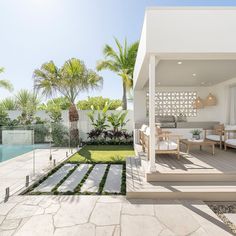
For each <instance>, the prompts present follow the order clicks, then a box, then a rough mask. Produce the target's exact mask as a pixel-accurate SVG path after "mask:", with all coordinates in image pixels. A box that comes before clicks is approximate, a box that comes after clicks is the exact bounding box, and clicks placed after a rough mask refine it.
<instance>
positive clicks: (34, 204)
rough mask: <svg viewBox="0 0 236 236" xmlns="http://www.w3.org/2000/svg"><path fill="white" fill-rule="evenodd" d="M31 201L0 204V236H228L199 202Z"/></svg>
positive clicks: (119, 198) (80, 198)
mask: <svg viewBox="0 0 236 236" xmlns="http://www.w3.org/2000/svg"><path fill="white" fill-rule="evenodd" d="M31 197H32V199H31ZM37 197H38V199H37V200H36V199H35V196H15V197H14V198H10V199H9V202H7V203H5V204H4V203H2V204H0V207H1V209H3V210H4V206H6V208H8V209H7V210H5V212H4V213H6V215H4V216H3V217H4V218H1V219H2V222H0V235H1V236H6V235H7V236H9V235H10V236H28V235H29V236H31V235H32V236H44V235H45V236H46V235H47V236H55V235H56V236H67V235H68V236H77V235H79V236H83V235H84V236H85V235H86V236H90V235H91V236H93V235H94V236H95V235H97V236H99V235H102V236H103V235H104V236H106V235H107V236H109V235H110V236H139V235H142V236H152V235H159V236H172V235H173V236H174V235H175V236H176V235H183V236H187V235H189V236H198V235H213V236H216V235H217V236H218V235H220V236H224V235H225V236H226V235H228V236H229V235H231V234H230V232H229V230H228V228H227V227H226V226H225V225H224V224H223V222H222V221H221V220H220V219H219V218H218V217H217V216H216V215H215V214H214V213H213V212H212V211H211V210H210V208H209V207H208V206H207V205H205V204H204V203H203V202H200V201H173V200H172V201H157V200H148V199H137V200H127V199H126V198H125V197H124V196H88V195H87V196H85V195H81V196H79V195H77V196H67V195H64V196H42V195H41V196H37ZM30 199H31V200H30ZM8 204H15V205H11V207H9V205H8ZM42 206H43V207H42Z"/></svg>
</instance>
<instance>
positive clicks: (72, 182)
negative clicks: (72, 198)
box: [58, 164, 92, 192]
mask: <svg viewBox="0 0 236 236" xmlns="http://www.w3.org/2000/svg"><path fill="white" fill-rule="evenodd" d="M91 166H92V165H90V164H81V165H79V167H78V168H77V169H76V170H75V171H74V172H73V173H72V174H71V175H70V176H69V177H68V178H67V179H66V181H65V182H64V183H63V184H62V185H61V186H60V187H59V188H58V191H59V192H67V191H71V192H73V191H74V189H75V188H76V186H77V185H78V184H79V183H80V182H81V180H82V179H83V177H84V176H85V174H86V173H87V171H88V170H89V168H90V167H91Z"/></svg>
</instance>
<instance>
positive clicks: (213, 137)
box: [206, 134, 224, 142]
mask: <svg viewBox="0 0 236 236" xmlns="http://www.w3.org/2000/svg"><path fill="white" fill-rule="evenodd" d="M206 138H207V139H209V140H212V141H217V142H219V141H220V135H217V134H209V135H207V136H206ZM222 141H224V136H222Z"/></svg>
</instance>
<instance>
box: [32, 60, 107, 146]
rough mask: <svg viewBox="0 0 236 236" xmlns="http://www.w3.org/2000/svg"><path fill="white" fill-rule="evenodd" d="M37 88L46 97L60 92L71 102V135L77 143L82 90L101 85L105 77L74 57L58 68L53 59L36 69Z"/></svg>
mask: <svg viewBox="0 0 236 236" xmlns="http://www.w3.org/2000/svg"><path fill="white" fill-rule="evenodd" d="M34 79H35V89H36V90H37V91H38V90H41V91H42V94H43V95H45V96H46V97H52V96H53V95H56V94H57V93H60V94H61V95H62V96H63V97H65V98H66V99H67V100H68V101H69V102H70V108H69V121H70V135H71V138H72V139H73V140H72V141H73V143H74V144H75V145H77V144H78V142H79V131H78V120H79V115H78V111H77V108H76V105H75V102H76V99H77V97H78V95H79V94H80V93H81V92H84V91H88V90H89V89H96V88H99V87H101V85H102V82H103V79H102V77H100V76H99V75H98V74H97V73H96V72H94V71H92V70H89V69H87V68H86V66H85V64H84V63H83V62H82V61H81V60H79V59H76V58H72V59H70V60H68V61H66V62H65V63H64V65H63V66H62V67H61V68H58V67H57V66H56V65H55V64H54V62H53V61H50V62H48V63H45V64H43V65H42V66H41V68H40V69H37V70H35V71H34Z"/></svg>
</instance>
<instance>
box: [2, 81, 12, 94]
mask: <svg viewBox="0 0 236 236" xmlns="http://www.w3.org/2000/svg"><path fill="white" fill-rule="evenodd" d="M0 87H1V88H4V89H7V90H8V91H10V92H11V91H13V85H12V84H11V82H10V81H8V80H4V79H2V80H0Z"/></svg>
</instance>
